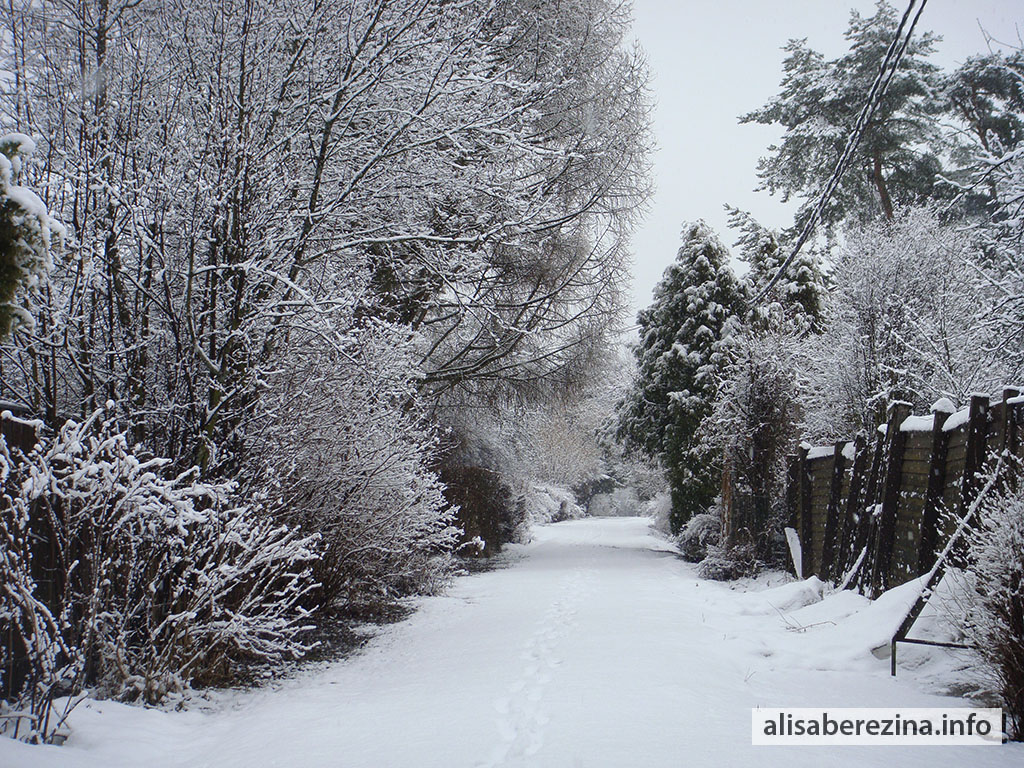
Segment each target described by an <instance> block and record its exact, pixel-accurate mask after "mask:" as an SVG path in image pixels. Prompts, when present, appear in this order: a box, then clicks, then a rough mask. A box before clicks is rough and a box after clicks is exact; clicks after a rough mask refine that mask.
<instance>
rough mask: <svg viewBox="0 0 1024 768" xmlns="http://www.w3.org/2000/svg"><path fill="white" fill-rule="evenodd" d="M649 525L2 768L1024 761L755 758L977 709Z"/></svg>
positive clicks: (864, 752) (595, 529) (588, 539)
mask: <svg viewBox="0 0 1024 768" xmlns="http://www.w3.org/2000/svg"><path fill="white" fill-rule="evenodd" d="M647 525H648V521H647V520H644V519H638V518H612V519H590V520H581V521H575V522H570V523H560V524H557V525H552V526H546V527H542V528H539V529H538V530H537V531H536V533H535V540H534V542H533V543H532V544H530V545H528V546H526V547H522V548H519V553H520V557H519V558H518V559H517V560H515V562H513V563H512V564H511V565H510V566H509V567H507V568H503V569H500V570H495V571H491V572H488V573H482V574H478V575H474V576H469V577H464V578H461V579H459V580H458V581H457V582H456V584H455V585H454V587H453V588H452V589H451V590H450V591H449V593H448V594H447V595H446V596H444V597H439V598H429V599H426V600H424V601H423V602H422V605H421V607H420V609H419V610H418V611H417V612H416V613H415V614H414V615H413V616H412V617H411V618H409V619H408V620H407V621H404V622H402V623H400V624H397V625H395V626H393V627H390V628H388V629H386V630H385V631H383V632H382V633H381V634H380V635H379V636H378V637H377V638H375V639H374V640H372V641H371V642H370V643H369V645H368V647H367V648H366V650H365V651H364V652H362V653H360V654H359V655H357V656H355V657H353V658H350V659H348V660H345V661H342V662H337V663H333V664H330V665H326V666H322V667H318V668H315V669H313V670H310V671H307V672H304V673H303V674H301V675H299V676H297V677H296V678H295V679H293V680H289V681H288V682H286V683H285V684H284V685H283V686H281V687H277V688H268V689H266V690H260V691H248V692H239V693H232V694H229V695H226V696H224V697H223V699H222V700H219V706H217V707H215V708H214V709H213V710H212V711H205V712H204V711H197V710H193V711H189V712H184V713H170V712H164V711H156V710H143V709H139V708H132V707H125V706H122V705H117V704H112V703H109V702H99V703H96V702H92V703H90V704H88V705H83V706H82V707H80V708H79V709H78V710H77V711H76V712H75V714H74V717H73V721H72V722H73V726H74V734H73V736H72V738H71V739H70V740H69V742H68V744H67V745H66V746H65V747H62V748H57V747H44V748H40V747H28V746H26V745H21V744H16V743H13V742H9V741H6V740H0V766H3V768H57V767H58V766H60V767H61V768H86V767H88V768H100V767H101V766H102V767H103V768H119V767H121V766H132V767H134V766H144V767H145V768H161V767H163V766H189V768H201V767H203V766H209V767H210V768H234V767H236V766H237V767H238V768H243V767H244V768H271V767H272V766H275V767H276V766H280V767H281V768H285V767H288V768H292V767H294V768H318V767H319V766H331V767H332V768H392V767H394V768H406V767H408V768H429V767H432V766H436V767H437V768H460V767H462V766H465V767H466V768H478V767H481V766H492V767H494V768H498V767H499V766H552V767H556V766H557V767H559V768H561V767H566V768H573V767H576V766H585V767H587V768H592V767H597V766H608V767H609V768H610V767H617V766H623V767H626V766H629V767H632V766H637V767H638V768H656V767H660V766H665V767H666V768H667V767H668V766H705V765H707V766H716V768H717V767H718V766H761V765H780V766H786V767H787V768H796V766H805V765H806V766H820V765H823V764H834V765H851V766H853V765H857V766H873V765H887V764H890V763H893V764H899V765H900V766H901V768H912V767H913V766H929V768H934V767H935V766H941V765H972V766H989V765H992V766H996V765H998V766H1009V765H1022V764H1024V749H1022V748H1021V747H1020V746H1017V745H1014V746H1004V747H995V748H983V747H981V748H979V747H973V748H949V747H926V748H911V747H890V748H886V749H880V748H873V747H845V748H836V747H831V748H830V747H753V746H751V745H750V708H751V707H752V706H755V705H764V706H819V705H828V706H839V705H842V706H941V705H944V706H957V705H958V704H959V703H960V702H959V701H957V700H955V699H948V698H940V697H937V696H932V695H928V694H925V693H923V692H921V691H920V690H919V689H918V687H916V686H915V684H914V681H913V677H912V676H901V678H900V679H899V680H893V679H891V678H890V677H889V676H888V662H886V661H879V660H877V659H873V658H871V657H870V655H869V654H868V655H865V654H860V655H859V656H855V657H854V656H850V657H847V656H844V654H843V646H842V642H841V640H842V638H838V637H831V638H830V637H829V635H828V632H827V630H828V629H836V627H835V626H832V627H829V626H824V628H823V630H822V631H821V632H816V631H815V628H811V629H810V630H808V631H807V632H799V633H794V632H791V631H787V630H786V627H785V622H784V620H783V619H782V617H781V616H779V615H778V614H777V613H776V612H775V610H774V608H773V607H771V606H768V607H767V609H766V606H765V603H764V601H759V597H758V595H757V594H755V593H742V592H738V591H735V590H732V589H730V588H729V586H728V585H723V584H718V583H712V582H706V581H699V580H698V579H696V578H695V576H694V571H693V567H692V566H690V565H688V564H686V563H684V562H682V561H681V560H679V559H678V558H676V557H675V556H674V555H673V554H672V552H671V549H670V547H669V546H668V545H667V544H666V543H664V542H663V541H661V540H660V539H659V538H657V537H656V536H654V535H652V534H651V533H650V532H649V530H648V528H647ZM799 586H800V585H792V589H790V592H792V591H793V589H795V588H797V587H799ZM783 589H784V590H785V589H789V588H783ZM779 594H782V593H779ZM831 600H832V602H831V607H830V608H829V609H828V610H829V612H830V613H829V615H830V616H832V617H833V618H836V617H837V616H838V617H842V616H843V615H846V614H854V613H856V612H857V611H859V610H862V609H864V607H865V602H864V601H863V599H862V598H858V597H857V596H853V595H851V596H849V597H844V596H837V597H835V598H832V599H831ZM821 605H822V604H817V605H812V606H809V607H808V608H805V609H804V611H805V612H807V611H813V610H815V609H818V610H821V608H820V606H821ZM813 618H814V616H813V614H811V615H810V616H804V618H803V619H802V620H801V623H802V624H804V625H805V626H806V625H808V624H809V623H811V622H810V621H809V619H813ZM833 634H838V633H833ZM829 643H831V645H829ZM837 643H838V645H837ZM822 649H825V650H824V651H823V650H822ZM829 649H831V650H829ZM862 657H863V658H862Z"/></svg>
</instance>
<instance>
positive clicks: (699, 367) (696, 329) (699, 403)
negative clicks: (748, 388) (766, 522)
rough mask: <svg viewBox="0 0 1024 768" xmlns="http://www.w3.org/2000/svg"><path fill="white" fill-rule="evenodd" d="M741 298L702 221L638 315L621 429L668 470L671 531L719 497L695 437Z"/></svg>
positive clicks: (709, 461)
mask: <svg viewBox="0 0 1024 768" xmlns="http://www.w3.org/2000/svg"><path fill="white" fill-rule="evenodd" d="M744 298H745V296H744V290H743V287H742V284H741V283H740V282H739V281H737V279H736V277H735V275H734V274H733V272H732V269H731V268H730V267H729V252H728V250H727V249H726V247H725V246H724V245H723V244H722V243H721V241H720V240H719V239H718V238H717V237H716V236H715V235H714V233H713V232H712V231H711V230H710V229H709V228H708V226H707V225H706V224H704V223H703V222H697V223H695V224H689V225H687V226H686V227H685V228H684V231H683V245H682V247H681V248H680V249H679V253H678V255H677V256H676V261H675V263H673V264H672V265H670V266H669V268H668V269H667V270H666V271H665V274H664V276H663V277H662V279H661V282H659V283H658V285H657V287H656V288H655V289H654V302H653V304H652V305H651V306H650V307H649V308H648V309H646V310H644V311H642V312H640V314H639V316H638V323H639V325H640V345H639V347H638V348H637V350H636V356H637V363H638V370H637V381H636V384H635V385H634V387H633V389H632V391H631V392H630V393H629V394H628V395H627V397H626V399H625V402H624V403H623V404H622V406H621V412H620V426H619V431H620V434H621V435H622V436H623V437H624V438H625V439H626V440H627V441H628V442H629V443H631V444H632V445H634V446H636V447H638V448H640V449H641V450H642V451H644V452H645V453H647V454H648V455H650V456H652V457H656V458H658V459H659V460H660V461H661V463H662V465H663V466H664V468H665V471H666V475H667V477H668V481H669V486H670V488H671V491H672V516H671V521H672V528H673V530H674V531H678V530H679V528H680V527H681V526H682V525H683V524H684V523H685V522H686V521H687V520H689V519H690V518H691V517H692V516H693V515H694V514H697V513H700V512H704V511H706V510H707V509H708V507H709V506H710V505H711V503H712V502H713V500H714V497H715V495H716V493H717V492H718V482H717V480H718V475H717V473H716V471H715V469H714V467H713V465H714V461H713V459H714V457H713V456H711V455H709V453H708V451H707V450H706V449H704V448H702V447H701V444H700V441H699V438H698V437H697V431H698V428H699V427H700V425H701V422H702V421H703V420H704V419H705V418H706V417H707V415H708V414H709V413H710V409H711V404H712V402H713V400H714V397H715V389H716V381H717V374H718V370H719V367H720V366H721V364H722V362H723V358H724V354H723V346H722V345H723V341H724V340H725V339H726V338H728V336H729V335H730V334H731V333H732V332H733V330H734V329H735V327H736V326H737V325H738V323H739V316H740V312H741V311H742V306H743V301H744Z"/></svg>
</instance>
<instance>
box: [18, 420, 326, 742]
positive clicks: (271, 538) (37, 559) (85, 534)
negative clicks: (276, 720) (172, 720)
mask: <svg viewBox="0 0 1024 768" xmlns="http://www.w3.org/2000/svg"><path fill="white" fill-rule="evenodd" d="M167 464H168V462H167V461H166V460H164V459H160V458H143V457H140V456H137V455H135V453H133V451H132V450H131V448H130V447H129V445H128V441H127V439H126V436H125V434H124V432H122V431H121V430H120V429H119V428H118V426H117V424H116V422H115V420H114V418H113V409H112V404H110V403H108V407H107V409H101V410H99V411H97V412H96V413H94V414H93V415H92V416H91V417H90V418H88V419H87V420H85V421H84V422H83V423H76V422H73V421H69V422H67V423H66V424H65V425H64V427H63V428H62V429H61V430H60V432H59V433H58V434H57V435H56V436H53V437H43V438H42V439H41V440H40V442H39V444H38V445H37V446H36V448H35V449H34V450H33V451H31V452H30V453H29V454H28V455H27V456H24V457H22V456H12V451H10V450H9V449H8V447H7V445H6V443H5V442H4V441H3V440H2V438H0V485H2V488H3V493H2V495H0V539H2V546H0V622H2V623H3V624H4V625H5V626H7V627H9V628H10V632H9V633H6V632H5V633H4V634H3V636H2V637H0V655H3V656H6V657H7V658H16V659H20V660H22V661H21V662H20V664H19V665H18V667H19V670H16V671H15V674H16V675H17V678H16V679H9V680H2V681H0V682H3V683H4V687H5V688H6V689H8V690H10V692H11V695H13V697H14V701H13V702H12V703H13V704H14V705H15V706H16V708H18V709H20V711H21V712H22V713H23V714H24V716H23V717H18V718H10V717H7V718H0V730H2V729H6V730H8V731H13V730H14V728H15V726H17V730H18V735H19V736H20V737H23V738H28V739H32V740H42V739H46V738H47V737H48V736H49V735H51V734H52V732H53V730H54V729H55V728H56V727H57V726H58V725H59V722H60V719H61V715H60V714H56V715H55V713H53V712H52V710H51V702H52V700H53V699H54V697H55V696H65V695H68V694H76V693H78V692H79V691H81V690H82V689H83V688H84V687H85V686H94V687H95V690H96V692H97V693H99V694H101V695H107V696H110V697H114V698H117V699H121V700H128V701H134V700H143V701H145V702H147V703H155V702H158V701H160V700H162V699H163V698H165V697H166V696H167V695H168V694H172V693H178V692H181V691H183V690H184V689H185V688H186V687H187V686H188V685H189V684H191V683H194V682H210V681H213V680H224V679H227V677H228V675H229V674H230V662H231V660H232V659H240V658H245V659H254V660H278V659H281V658H284V657H296V656H298V655H301V654H302V653H303V652H305V651H306V650H307V649H308V646H307V645H306V644H305V642H304V641H303V630H304V629H305V628H306V625H307V623H308V622H307V621H306V619H307V613H306V611H305V609H304V608H303V607H302V600H303V598H304V596H305V595H306V594H307V593H308V592H309V590H311V589H312V588H313V587H314V586H315V584H314V581H313V579H312V576H311V565H312V563H313V562H314V561H315V560H316V559H317V556H318V555H317V552H316V542H317V539H318V537H317V536H310V535H300V534H298V533H297V532H296V531H295V530H293V529H290V528H288V527H286V526H283V525H280V524H278V523H276V522H274V520H272V519H271V518H270V517H269V516H268V515H267V514H266V513H265V512H263V511H261V510H260V509H259V508H258V507H256V506H255V505H252V504H249V503H244V502H242V501H240V500H239V499H238V497H237V495H236V493H235V488H234V487H233V485H232V484H230V483H224V484H208V483H202V482H198V481H197V480H196V479H195V476H194V474H193V473H185V474H181V475H178V476H168V475H165V468H166V466H167ZM5 643H9V644H10V646H9V647H3V644H5ZM0 674H7V670H4V671H3V672H0ZM72 701H73V699H72ZM9 703H10V702H9Z"/></svg>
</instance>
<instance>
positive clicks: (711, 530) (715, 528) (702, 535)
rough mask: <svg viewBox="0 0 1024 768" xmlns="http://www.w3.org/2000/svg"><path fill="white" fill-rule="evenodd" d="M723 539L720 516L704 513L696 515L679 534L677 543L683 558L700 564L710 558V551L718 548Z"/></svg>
mask: <svg viewBox="0 0 1024 768" xmlns="http://www.w3.org/2000/svg"><path fill="white" fill-rule="evenodd" d="M721 537H722V521H721V520H720V519H719V516H718V514H716V513H713V512H703V513H701V514H699V515H694V516H693V517H692V518H690V521H689V522H688V523H687V524H686V525H685V526H684V527H683V530H682V531H680V532H679V536H678V537H676V541H677V543H678V544H679V551H680V552H681V553H682V555H683V557H684V558H685V559H687V560H689V561H690V562H691V563H699V562H700V561H701V560H703V559H704V558H706V557H707V556H708V549H709V548H710V547H714V546H717V545H718V543H719V541H720V539H721Z"/></svg>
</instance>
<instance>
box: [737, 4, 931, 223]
mask: <svg viewBox="0 0 1024 768" xmlns="http://www.w3.org/2000/svg"><path fill="white" fill-rule="evenodd" d="M899 19H900V17H899V15H898V14H897V12H896V10H895V9H894V8H893V7H892V6H891V5H889V4H888V3H887V2H885V0H879V2H878V3H877V5H876V7H875V13H874V15H873V16H870V17H867V18H865V17H864V16H862V15H861V14H860V13H858V12H857V11H853V12H851V14H850V26H849V28H848V29H847V31H846V39H847V40H849V41H850V50H849V52H848V53H846V54H845V55H843V56H841V57H839V58H838V59H834V60H826V59H825V57H824V56H822V54H820V53H818V52H817V51H814V50H812V49H811V48H809V47H808V46H807V41H806V40H791V41H790V42H789V43H788V44H787V45H786V47H785V50H786V51H787V53H788V56H787V57H786V60H785V62H784V63H783V71H784V74H783V78H782V83H781V85H782V91H781V93H780V94H779V95H778V96H776V97H775V98H773V99H772V100H771V101H769V102H768V103H767V104H765V105H764V106H763V107H761V108H760V109H756V110H754V111H753V112H750V113H749V114H746V115H743V116H742V117H741V118H740V122H743V123H762V124H765V125H771V124H774V123H779V124H781V125H782V126H783V128H784V129H785V134H784V135H783V137H782V141H781V142H780V143H779V144H778V145H773V146H771V147H769V152H770V154H769V155H768V156H767V157H764V158H762V159H761V161H760V162H759V164H758V176H759V177H760V179H761V183H760V186H759V187H758V188H759V189H766V190H768V191H769V192H771V193H773V194H774V193H776V192H778V193H779V194H780V195H781V196H782V199H783V200H788V199H789V198H790V197H791V196H793V195H796V196H799V197H801V198H804V199H806V200H807V201H808V202H807V203H805V204H804V206H803V207H802V208H801V210H800V212H799V213H798V214H797V220H798V221H803V220H804V219H805V218H806V216H807V215H809V213H810V208H811V207H813V206H814V205H815V204H816V201H817V199H818V198H819V197H820V195H821V192H822V190H823V189H824V187H825V185H826V183H827V182H828V179H829V177H830V176H831V173H832V169H833V168H834V167H835V164H836V160H837V159H838V158H839V156H840V154H841V153H842V151H843V147H844V146H845V144H846V140H847V138H848V136H849V135H850V133H851V132H852V130H853V127H854V125H855V124H856V122H857V117H858V115H859V114H860V112H861V110H862V108H863V106H864V103H865V100H866V99H867V96H868V93H869V91H870V90H871V85H872V83H873V82H874V80H875V77H876V76H877V74H878V71H879V68H880V65H881V62H882V60H883V59H884V57H885V54H886V51H887V50H888V47H889V45H890V43H891V42H892V40H893V38H894V37H895V34H896V29H897V26H898V24H899ZM938 40H939V38H938V37H936V36H935V35H933V34H931V33H930V32H920V31H917V32H915V33H914V35H913V36H912V37H911V39H910V42H909V44H908V46H907V49H906V52H905V53H904V55H903V58H902V59H901V62H900V66H899V69H898V70H897V72H896V75H895V77H894V78H893V80H892V82H891V83H890V84H889V87H888V89H887V90H886V93H885V96H884V97H883V98H882V100H881V101H880V102H879V104H878V108H877V109H876V111H875V113H874V116H873V117H872V119H871V121H870V122H869V123H868V126H867V129H866V131H865V133H864V137H863V140H862V141H861V143H860V146H859V147H858V149H857V152H856V153H855V155H854V161H853V164H852V165H851V166H850V168H849V169H848V171H847V173H846V174H845V175H844V176H843V180H842V182H841V183H840V184H839V186H838V188H837V189H836V191H835V193H834V194H833V195H832V198H831V202H830V203H829V205H828V206H827V208H826V210H825V211H824V214H823V217H822V220H823V222H824V223H826V224H828V225H835V224H838V223H839V222H841V221H843V220H844V219H847V218H850V217H852V218H856V219H859V220H867V219H871V218H874V217H875V216H878V215H883V216H885V218H887V219H892V218H893V208H894V206H895V205H898V204H901V203H914V202H920V201H922V200H924V199H927V198H929V197H932V196H935V195H936V194H937V193H938V192H939V191H940V188H937V187H936V186H935V179H936V176H937V175H938V174H939V173H940V172H941V170H942V165H941V162H940V159H939V158H940V156H941V154H942V146H943V139H942V137H941V134H940V129H939V122H938V121H937V120H936V119H935V117H936V115H938V114H941V113H942V112H943V111H944V110H945V108H946V103H945V101H944V100H943V98H942V97H941V89H940V81H939V70H938V68H937V67H936V66H935V65H933V64H932V63H930V62H929V61H928V56H930V55H931V53H932V52H933V51H934V48H935V44H936V42H938Z"/></svg>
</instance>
